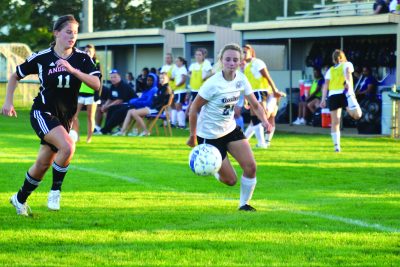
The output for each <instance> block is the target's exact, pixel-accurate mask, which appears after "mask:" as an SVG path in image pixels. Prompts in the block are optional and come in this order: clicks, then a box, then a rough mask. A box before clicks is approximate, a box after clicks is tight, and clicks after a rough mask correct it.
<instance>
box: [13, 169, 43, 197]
mask: <svg viewBox="0 0 400 267" xmlns="http://www.w3.org/2000/svg"><path fill="white" fill-rule="evenodd" d="M39 184H40V180H38V179H35V178H33V177H32V176H30V175H29V173H28V172H27V173H26V175H25V181H24V184H23V185H22V187H21V189H20V190H19V191H18V194H17V200H18V202H19V203H22V204H23V203H25V202H26V200H27V199H28V197H29V195H30V194H32V192H33V191H34V190H35V189H36V188H37V187H38V186H39Z"/></svg>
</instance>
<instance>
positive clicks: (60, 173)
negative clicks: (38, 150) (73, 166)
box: [51, 161, 69, 191]
mask: <svg viewBox="0 0 400 267" xmlns="http://www.w3.org/2000/svg"><path fill="white" fill-rule="evenodd" d="M68 166H69V165H68ZM68 166H65V167H61V166H60V165H58V164H57V163H56V162H55V161H54V162H53V185H52V186H51V190H60V191H61V186H62V183H63V181H64V177H65V175H66V174H67V171H68Z"/></svg>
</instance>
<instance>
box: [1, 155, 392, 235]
mask: <svg viewBox="0 0 400 267" xmlns="http://www.w3.org/2000/svg"><path fill="white" fill-rule="evenodd" d="M0 156H10V155H8V154H5V153H2V152H0ZM13 157H15V155H14V156H13ZM17 157H19V158H21V159H30V160H32V159H33V158H32V157H26V156H17ZM71 168H72V169H76V170H79V171H84V172H89V173H94V174H99V175H103V176H108V177H111V178H114V179H118V180H123V181H126V182H129V183H133V184H142V185H148V186H151V187H153V188H154V187H155V186H154V184H151V183H147V182H144V181H142V180H141V179H138V178H135V177H130V176H126V175H119V174H115V173H111V172H108V171H102V170H98V169H92V168H84V167H79V166H76V165H71ZM157 187H158V189H163V190H168V191H174V192H179V193H187V192H181V191H178V190H177V189H175V188H172V187H164V186H162V187H160V186H157ZM224 200H231V199H224ZM262 206H264V207H266V208H270V207H269V206H266V205H262ZM277 210H282V211H286V212H291V213H294V214H300V215H307V216H312V217H317V218H322V219H327V220H331V221H336V222H342V223H345V224H350V225H356V226H359V227H363V228H372V229H375V230H379V231H383V232H394V233H399V232H400V229H398V228H394V227H388V226H384V225H380V224H377V223H375V224H371V223H367V222H363V221H361V220H355V219H350V218H345V217H340V216H336V215H330V214H323V213H319V212H312V211H301V210H293V209H285V208H278V209H277Z"/></svg>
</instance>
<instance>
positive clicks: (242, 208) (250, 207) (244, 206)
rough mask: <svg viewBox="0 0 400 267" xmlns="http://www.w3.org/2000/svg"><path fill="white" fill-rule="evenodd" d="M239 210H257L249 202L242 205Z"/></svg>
mask: <svg viewBox="0 0 400 267" xmlns="http://www.w3.org/2000/svg"><path fill="white" fill-rule="evenodd" d="M239 210H242V211H257V210H256V209H255V208H253V207H252V206H250V205H248V204H245V205H243V206H241V207H240V208H239Z"/></svg>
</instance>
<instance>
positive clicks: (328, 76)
mask: <svg viewBox="0 0 400 267" xmlns="http://www.w3.org/2000/svg"><path fill="white" fill-rule="evenodd" d="M341 64H344V66H343V75H344V77H346V73H347V72H348V71H349V72H350V73H353V72H354V66H353V63H351V62H349V61H347V62H343V63H341ZM341 64H338V65H336V66H334V68H338V67H339V66H340V65H341ZM330 79H331V68H329V69H328V70H327V71H326V73H325V80H330ZM347 85H348V86H349V89H350V90H353V83H350V82H348V83H347ZM343 89H344V85H343ZM328 93H329V96H331V95H336V94H341V93H343V90H329V92H328Z"/></svg>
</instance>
